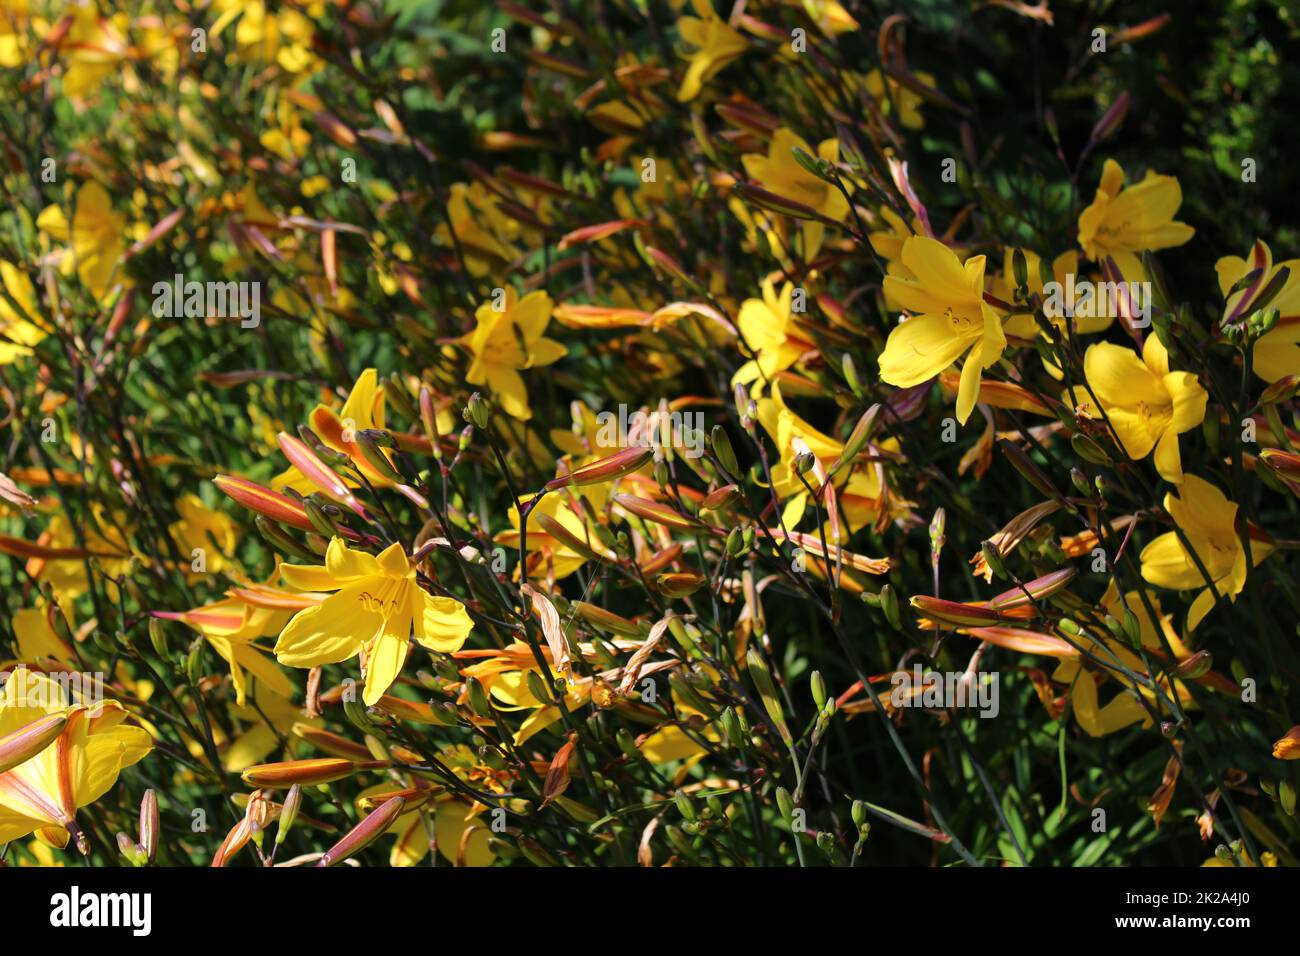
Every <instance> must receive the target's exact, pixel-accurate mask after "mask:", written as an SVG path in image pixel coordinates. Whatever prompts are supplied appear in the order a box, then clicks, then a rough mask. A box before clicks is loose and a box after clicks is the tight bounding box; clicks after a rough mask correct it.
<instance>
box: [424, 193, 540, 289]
mask: <svg viewBox="0 0 1300 956" xmlns="http://www.w3.org/2000/svg"><path fill="white" fill-rule="evenodd" d="M499 202H500V199H499V198H498V197H497V196H496V195H494V194H493V193H491V192H489V191H488V188H487V187H486V186H484V185H483V184H482V183H479V182H474V183H469V184H466V183H453V184H452V187H451V196H450V197H449V198H448V200H447V217H448V218H449V219H450V220H451V230H450V231H448V228H447V225H446V224H445V223H443V224H440V225H439V226H438V228H437V229H436V230H435V231H434V235H435V236H436V237H437V238H438V241H439V242H440V243H442V244H443V245H444V246H447V247H448V248H452V247H453V246H454V245H456V244H459V246H460V252H461V255H462V256H464V257H465V267H466V268H467V269H468V270H469V274H470V275H472V276H474V277H475V278H478V277H481V276H484V275H487V273H488V272H489V271H490V270H491V269H492V268H494V267H495V266H497V265H499V264H500V263H503V262H509V261H510V260H512V259H514V258H516V257H517V256H518V255H519V250H518V249H516V248H515V246H514V245H513V243H512V240H513V239H514V238H515V237H516V235H517V234H518V233H519V232H520V226H519V223H517V222H516V221H515V220H513V219H511V218H510V217H509V216H507V215H505V214H504V213H502V212H501V211H500V209H499V208H498V203H499ZM453 232H454V233H455V235H456V242H455V243H453V242H452V239H451V235H452V233H453Z"/></svg>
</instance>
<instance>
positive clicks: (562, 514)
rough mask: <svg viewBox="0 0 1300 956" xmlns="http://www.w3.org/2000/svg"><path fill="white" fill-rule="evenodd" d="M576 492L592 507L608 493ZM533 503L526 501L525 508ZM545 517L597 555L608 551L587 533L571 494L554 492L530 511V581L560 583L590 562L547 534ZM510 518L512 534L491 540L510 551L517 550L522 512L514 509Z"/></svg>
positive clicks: (592, 489)
mask: <svg viewBox="0 0 1300 956" xmlns="http://www.w3.org/2000/svg"><path fill="white" fill-rule="evenodd" d="M574 490H575V491H581V492H582V493H583V495H584V496H585V497H586V498H588V500H593V503H594V499H595V497H596V496H597V495H603V494H604V493H605V492H604V490H603V489H601V488H600V487H599V486H595V485H591V486H588V487H585V488H581V489H574ZM530 500H531V499H527V498H526V499H524V504H527V503H528V501H530ZM543 515H545V516H547V517H548V518H551V519H553V520H555V521H558V522H559V523H560V525H561V527H562V528H563V529H564V530H565V531H567V532H569V533H570V534H571V535H572V536H573V537H575V538H577V539H578V540H579V541H582V542H586V543H588V544H589V545H590V546H591V550H593V551H595V552H597V553H602V552H604V551H605V550H606V548H605V546H604V545H602V544H601V543H600V539H599V538H597V537H596V536H595V535H594V534H592V533H591V532H590V531H588V530H587V522H586V521H585V520H583V517H582V515H581V513H580V512H579V511H578V510H577V509H576V508H575V507H574V504H573V500H572V499H571V498H570V495H569V493H568V492H565V491H560V492H552V493H551V494H549V495H547V496H546V497H544V498H543V499H542V500H541V502H540V503H538V504H537V505H535V506H534V507H532V508H530V509H529V510H528V577H530V578H532V577H546V578H550V577H554V578H555V579H556V580H557V581H558V580H560V579H561V578H566V577H568V576H569V575H570V574H572V573H573V572H574V571H576V570H578V568H580V567H582V566H583V565H584V564H586V562H587V559H586V558H585V557H583V556H582V555H581V554H579V553H578V552H577V551H574V550H573V549H572V548H571V547H569V546H568V545H567V544H565V543H564V542H563V541H561V540H560V539H559V538H556V537H553V536H552V535H551V534H549V533H548V532H547V531H546V528H545V527H543V525H542V522H541V518H542V516H543ZM507 517H508V518H509V519H510V528H511V530H508V531H501V532H500V533H498V534H497V536H496V537H495V538H493V539H492V540H493V541H495V542H496V543H497V544H501V545H505V546H506V547H507V548H518V547H519V509H518V508H516V507H514V505H511V506H510V512H509V514H508V516H507Z"/></svg>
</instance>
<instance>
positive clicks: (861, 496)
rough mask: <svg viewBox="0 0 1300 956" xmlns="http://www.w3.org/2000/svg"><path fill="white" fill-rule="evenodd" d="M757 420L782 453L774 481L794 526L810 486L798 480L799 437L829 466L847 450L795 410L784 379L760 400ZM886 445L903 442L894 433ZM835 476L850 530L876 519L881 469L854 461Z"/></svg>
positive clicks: (810, 476)
mask: <svg viewBox="0 0 1300 956" xmlns="http://www.w3.org/2000/svg"><path fill="white" fill-rule="evenodd" d="M758 422H759V424H760V425H762V426H763V429H764V430H765V431H766V432H767V433H768V434H769V435H771V436H772V440H773V441H774V442H776V446H777V449H778V450H779V451H780V453H781V460H780V462H778V463H777V464H776V465H774V466H773V467H772V487H773V488H774V489H775V490H776V493H777V495H778V496H779V497H780V498H781V500H782V501H784V502H785V507H784V509H783V510H782V514H781V520H782V523H783V527H785V528H786V529H787V530H794V529H795V528H797V527H798V526H799V522H800V521H801V520H802V518H803V515H804V512H805V511H806V510H807V507H808V490H807V488H805V487H804V484H803V481H800V480H799V474H798V472H797V471H796V469H795V464H794V459H795V457H796V456H797V454H798V451H797V450H796V443H800V444H801V445H802V446H803V447H806V448H807V449H808V451H810V452H812V453H813V454H814V455H816V456H817V460H818V461H819V462H821V464H822V466H823V467H824V468H830V467H831V466H832V465H833V464H834V463H835V462H836V461H837V460H838V459H839V457H840V455H842V454H843V453H844V444H843V443H842V442H839V441H836V440H835V439H834V438H831V437H830V436H829V435H826V434H823V433H822V432H820V431H818V430H817V429H816V428H813V426H812V425H810V424H808V423H807V422H806V421H804V420H803V419H802V418H800V417H799V416H798V415H796V414H795V413H794V412H792V411H791V410H790V409H789V408H788V407H787V406H786V404H785V400H784V399H783V398H782V396H781V387H780V386H779V385H775V386H773V388H772V396H771V398H764V399H761V400H760V401H759V402H758ZM882 447H885V448H887V449H888V450H890V451H895V450H897V449H898V442H897V441H896V440H894V439H889V440H887V441H886V442H885V443H884V444H883V446H882ZM803 477H804V481H807V482H808V484H809V485H810V486H812V488H813V489H814V490H816V489H817V488H818V487H819V486H820V481H819V480H818V478H817V475H816V473H815V472H813V471H810V472H808V473H807V474H806V475H804V476H803ZM832 480H833V482H834V484H835V489H836V492H837V495H838V500H839V506H840V513H841V515H842V517H843V519H844V522H845V524H846V525H847V526H848V530H849V531H850V532H851V531H854V530H856V529H858V528H860V527H862V526H863V525H865V524H869V523H870V522H872V521H875V520H876V518H877V516H878V515H879V514H880V503H881V498H882V497H883V488H882V485H881V481H880V473H879V471H878V470H877V469H876V468H875V467H873V466H872V465H870V464H866V465H861V466H854V467H853V468H850V469H846V470H845V471H842V472H840V474H839V475H837V476H836V477H835V478H834V479H832ZM827 535H828V540H830V541H835V540H836V539H835V538H834V537H833V536H832V533H831V530H830V529H829V528H828V529H827Z"/></svg>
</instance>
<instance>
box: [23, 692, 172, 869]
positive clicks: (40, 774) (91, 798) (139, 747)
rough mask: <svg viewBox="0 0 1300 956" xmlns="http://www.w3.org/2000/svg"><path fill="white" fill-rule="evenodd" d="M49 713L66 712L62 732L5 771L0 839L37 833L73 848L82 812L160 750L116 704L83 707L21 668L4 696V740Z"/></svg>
mask: <svg viewBox="0 0 1300 956" xmlns="http://www.w3.org/2000/svg"><path fill="white" fill-rule="evenodd" d="M50 714H63V715H64V716H66V717H67V720H68V722H67V724H66V725H65V726H64V728H63V731H62V732H61V733H60V734H59V736H58V737H57V738H56V739H55V740H54V742H53V743H51V744H50V745H49V746H47V747H46V748H45V749H44V750H42V751H41V752H40V753H38V754H37V755H36V756H35V757H32V758H31V759H29V760H27V761H26V762H25V763H21V764H19V765H18V766H16V767H14V768H12V769H10V770H8V771H6V772H4V773H2V774H0V843H8V842H10V841H12V840H17V839H19V838H21V837H24V836H26V835H27V834H29V833H33V832H34V833H35V834H36V836H37V837H38V838H39V839H40V840H42V841H43V842H44V843H47V844H49V845H50V846H54V847H60V848H61V847H64V846H66V845H67V843H68V838H69V835H70V831H72V830H75V829H76V816H77V811H78V810H80V809H81V808H82V807H85V806H88V805H90V804H92V803H94V802H95V801H96V800H98V799H99V798H100V797H102V796H103V795H104V794H105V793H107V792H108V791H109V790H111V789H112V787H113V784H115V783H116V782H117V776H118V774H119V773H120V772H121V771H122V769H123V768H125V767H129V766H131V765H132V764H134V763H137V762H138V761H140V760H141V759H142V758H143V757H144V756H145V755H146V754H147V753H149V751H150V750H152V749H153V738H152V737H150V736H149V733H148V731H146V730H144V729H143V728H141V727H134V726H131V725H129V724H126V723H124V721H125V720H126V719H127V717H128V716H129V715H128V714H127V712H126V710H125V709H124V708H123V707H122V705H121V704H119V703H117V701H112V700H106V701H100V702H98V703H97V704H96V705H95V706H94V707H87V706H84V705H82V704H76V703H74V702H73V701H72V700H71V699H70V698H69V696H68V693H67V691H66V689H65V688H64V686H63V685H62V684H60V683H58V682H56V681H51V680H50V679H49V678H47V677H45V676H44V675H41V674H36V673H33V672H30V671H28V670H27V669H26V668H19V669H18V670H16V671H14V673H13V674H11V675H10V677H9V681H8V683H6V684H5V687H4V692H3V695H0V737H3V736H5V735H7V734H10V733H12V732H14V731H16V730H18V729H20V728H22V727H24V726H26V725H27V724H30V723H31V722H32V721H34V720H39V719H40V718H42V717H44V716H47V715H50Z"/></svg>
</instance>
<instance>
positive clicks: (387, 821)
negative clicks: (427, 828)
mask: <svg viewBox="0 0 1300 956" xmlns="http://www.w3.org/2000/svg"><path fill="white" fill-rule="evenodd" d="M405 808H406V800H405V799H403V798H402V797H392V798H391V799H389V800H385V801H384V802H383V803H382V804H381V805H380V806H379V808H378V809H376V810H373V811H371V813H369V814H368V815H367V816H366V818H365V819H364V820H362V821H361V822H360V823H358V824H357V825H356V826H355V827H353V828H352V829H351V830H349V831H348V832H347V834H346V835H345V836H344V837H343V839H341V840H339V842H338V843H335V844H334V845H333V846H332V847H330V848H329V849H328V850H327V851H325V855H324V856H322V857H321V858H320V859H319V860H318V861H317V862H316V865H317V866H333V865H334V864H335V863H340V862H342V861H343V860H346V859H347V858H348V857H350V856H353V855H354V854H357V853H360V852H361V851H362V850H364V849H365V848H366V847H368V846H369V845H370V844H371V843H373V842H375V840H378V839H379V838H380V837H381V836H383V835H384V833H385V832H387V830H388V828H389V827H390V826H392V824H393V821H394V820H396V819H397V818H398V817H399V816H400V815H401V813H402V810H404V809H405Z"/></svg>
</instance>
